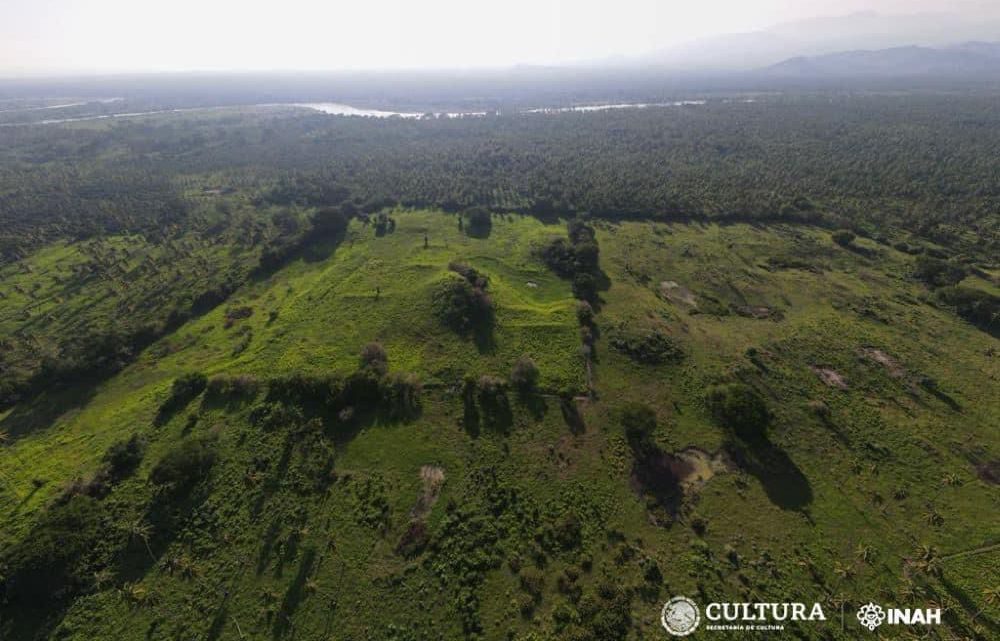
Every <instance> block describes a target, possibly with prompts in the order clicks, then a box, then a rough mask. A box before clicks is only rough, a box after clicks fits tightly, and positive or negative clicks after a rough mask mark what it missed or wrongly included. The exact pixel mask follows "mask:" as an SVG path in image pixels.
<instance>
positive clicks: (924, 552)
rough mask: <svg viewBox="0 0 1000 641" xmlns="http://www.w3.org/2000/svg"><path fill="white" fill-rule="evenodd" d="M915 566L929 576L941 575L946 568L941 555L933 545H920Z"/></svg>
mask: <svg viewBox="0 0 1000 641" xmlns="http://www.w3.org/2000/svg"><path fill="white" fill-rule="evenodd" d="M916 552H917V554H916V558H915V559H914V560H913V566H914V567H915V568H917V570H919V571H921V572H923V573H924V574H926V575H928V576H941V574H942V572H943V570H944V568H943V567H942V566H941V556H940V555H939V554H938V551H937V548H936V547H934V546H932V545H920V546H918V547H917V550H916Z"/></svg>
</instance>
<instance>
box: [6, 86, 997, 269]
mask: <svg viewBox="0 0 1000 641" xmlns="http://www.w3.org/2000/svg"><path fill="white" fill-rule="evenodd" d="M994 106H995V105H994V101H993V99H992V98H988V97H977V96H966V97H962V96H952V95H944V96H933V95H932V96H926V95H900V96H896V95H893V96H877V95H875V96H871V95H834V96H832V97H831V96H825V95H821V96H798V97H770V98H761V99H759V100H758V101H757V102H745V101H728V100H726V101H724V100H721V99H717V100H712V101H709V102H708V104H705V105H688V106H680V107H673V108H669V107H667V108H653V109H643V110H608V111H604V112H597V113H569V114H561V115H559V116H558V117H555V116H553V115H550V114H519V115H514V116H487V117H465V118H436V119H430V120H427V119H422V120H407V119H398V118H397V119H374V118H329V117H325V116H322V115H315V114H314V115H307V114H306V113H302V112H300V113H299V114H298V115H297V116H295V117H289V114H287V113H281V114H275V113H272V111H273V110H268V109H261V110H251V112H250V113H243V114H238V113H228V112H219V113H210V114H208V115H202V116H195V115H191V114H187V115H185V116H181V115H177V116H171V117H169V118H165V119H161V120H149V119H135V120H131V121H128V120H126V121H116V122H113V123H112V124H108V125H104V124H98V125H95V126H78V127H58V128H55V127H31V128H26V127H8V128H0V142H2V143H3V145H2V147H3V151H2V152H0V154H2V155H0V160H2V163H0V167H2V169H0V171H2V175H0V185H2V191H0V223H2V227H3V232H0V233H2V236H0V249H2V250H3V255H4V256H5V257H7V259H8V260H9V259H10V258H11V257H13V256H16V255H17V252H18V251H19V250H20V249H21V248H24V247H25V246H30V245H31V243H32V242H35V243H37V242H38V241H41V240H44V239H46V238H50V237H53V236H57V235H63V236H65V235H69V236H75V237H87V236H88V235H92V234H94V233H96V232H103V233H115V232H118V231H121V230H122V229H128V230H130V231H136V232H142V233H150V234H152V235H156V234H158V233H161V232H162V231H163V230H165V229H167V228H168V227H169V226H170V225H171V224H173V223H175V222H176V221H178V220H179V219H180V218H183V217H184V216H185V212H186V211H187V209H188V207H187V203H186V201H185V197H184V196H185V191H184V190H185V186H184V181H185V180H186V179H188V178H189V177H190V176H191V175H192V174H196V173H197V174H205V173H214V172H217V173H218V174H220V175H219V177H218V180H219V187H220V188H223V189H237V188H238V189H240V190H241V191H243V190H249V191H252V192H254V193H255V197H256V198H258V199H259V200H262V201H265V202H270V203H275V204H282V205H287V204H293V203H294V204H302V205H311V206H324V205H337V204H340V203H341V202H344V201H348V200H349V201H350V202H351V203H352V206H353V207H355V208H357V209H360V210H362V211H368V212H371V211H376V210H378V209H380V208H382V207H384V206H386V205H391V204H397V203H398V204H402V205H404V206H408V207H424V206H434V207H440V208H443V209H445V210H446V211H456V210H459V209H462V208H465V207H468V206H472V205H482V206H486V207H489V208H491V209H494V210H496V211H520V212H526V213H532V214H536V215H539V216H543V217H544V216H564V215H575V214H590V215H593V216H596V217H602V218H609V219H623V218H636V217H642V218H653V219H661V220H712V219H714V220H726V219H728V220H744V221H747V220H761V221H765V220H770V221H779V220H785V221H800V222H810V223H816V224H823V225H827V226H846V227H851V228H854V229H855V230H856V231H859V232H863V233H866V234H868V235H876V234H880V235H883V236H884V235H887V234H888V235H893V234H898V233H901V232H910V233H914V234H916V235H917V236H919V237H923V238H926V239H930V240H933V241H935V242H938V243H941V244H945V245H949V246H952V247H954V248H955V250H956V251H958V252H960V253H978V254H979V255H983V256H990V255H995V254H996V251H997V248H998V247H1000V244H998V243H1000V240H998V235H1000V232H998V225H1000V223H998V217H1000V213H998V205H997V203H998V202H1000V194H998V193H997V190H998V181H997V179H996V176H997V175H996V172H997V167H996V163H995V162H993V158H994V156H995V154H996V150H997V149H998V148H1000V139H998V136H1000V133H998V131H1000V127H998V122H997V120H998V118H1000V116H998V115H997V113H996V110H995V109H994ZM70 195H72V196H70Z"/></svg>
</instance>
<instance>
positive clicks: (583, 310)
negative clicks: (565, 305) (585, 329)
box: [576, 300, 594, 326]
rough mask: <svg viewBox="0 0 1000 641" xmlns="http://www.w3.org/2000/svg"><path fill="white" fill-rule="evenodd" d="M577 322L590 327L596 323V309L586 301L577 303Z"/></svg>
mask: <svg viewBox="0 0 1000 641" xmlns="http://www.w3.org/2000/svg"><path fill="white" fill-rule="evenodd" d="M576 320H577V322H579V323H580V324H581V325H584V326H590V325H592V324H593V322H594V307H593V305H591V304H590V303H588V302H587V301H585V300H580V301H577V303H576Z"/></svg>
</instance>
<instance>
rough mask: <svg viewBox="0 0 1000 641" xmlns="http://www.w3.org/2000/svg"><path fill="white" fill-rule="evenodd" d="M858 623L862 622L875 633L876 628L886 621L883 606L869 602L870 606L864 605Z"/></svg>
mask: <svg viewBox="0 0 1000 641" xmlns="http://www.w3.org/2000/svg"><path fill="white" fill-rule="evenodd" d="M858 621H860V622H861V625H863V626H865V627H866V628H868V629H869V630H871V631H872V632H874V631H875V628H877V627H878V626H880V625H882V622H883V621H885V612H883V611H882V606H880V605H875V604H874V603H872V602H871V601H869V602H868V605H863V606H861V609H860V610H858Z"/></svg>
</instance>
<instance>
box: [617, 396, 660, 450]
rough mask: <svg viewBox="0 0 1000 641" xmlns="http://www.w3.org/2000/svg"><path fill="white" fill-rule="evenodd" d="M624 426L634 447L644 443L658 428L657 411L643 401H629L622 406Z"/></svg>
mask: <svg viewBox="0 0 1000 641" xmlns="http://www.w3.org/2000/svg"><path fill="white" fill-rule="evenodd" d="M622 427H623V428H624V429H625V437H626V438H627V439H628V441H629V443H630V444H631V445H632V446H633V447H635V446H638V445H644V444H646V443H647V442H648V441H649V439H650V437H651V436H652V434H653V430H655V429H656V411H654V410H653V408H651V407H649V406H648V405H644V404H643V403H629V404H627V405H626V406H625V407H624V408H622Z"/></svg>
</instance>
